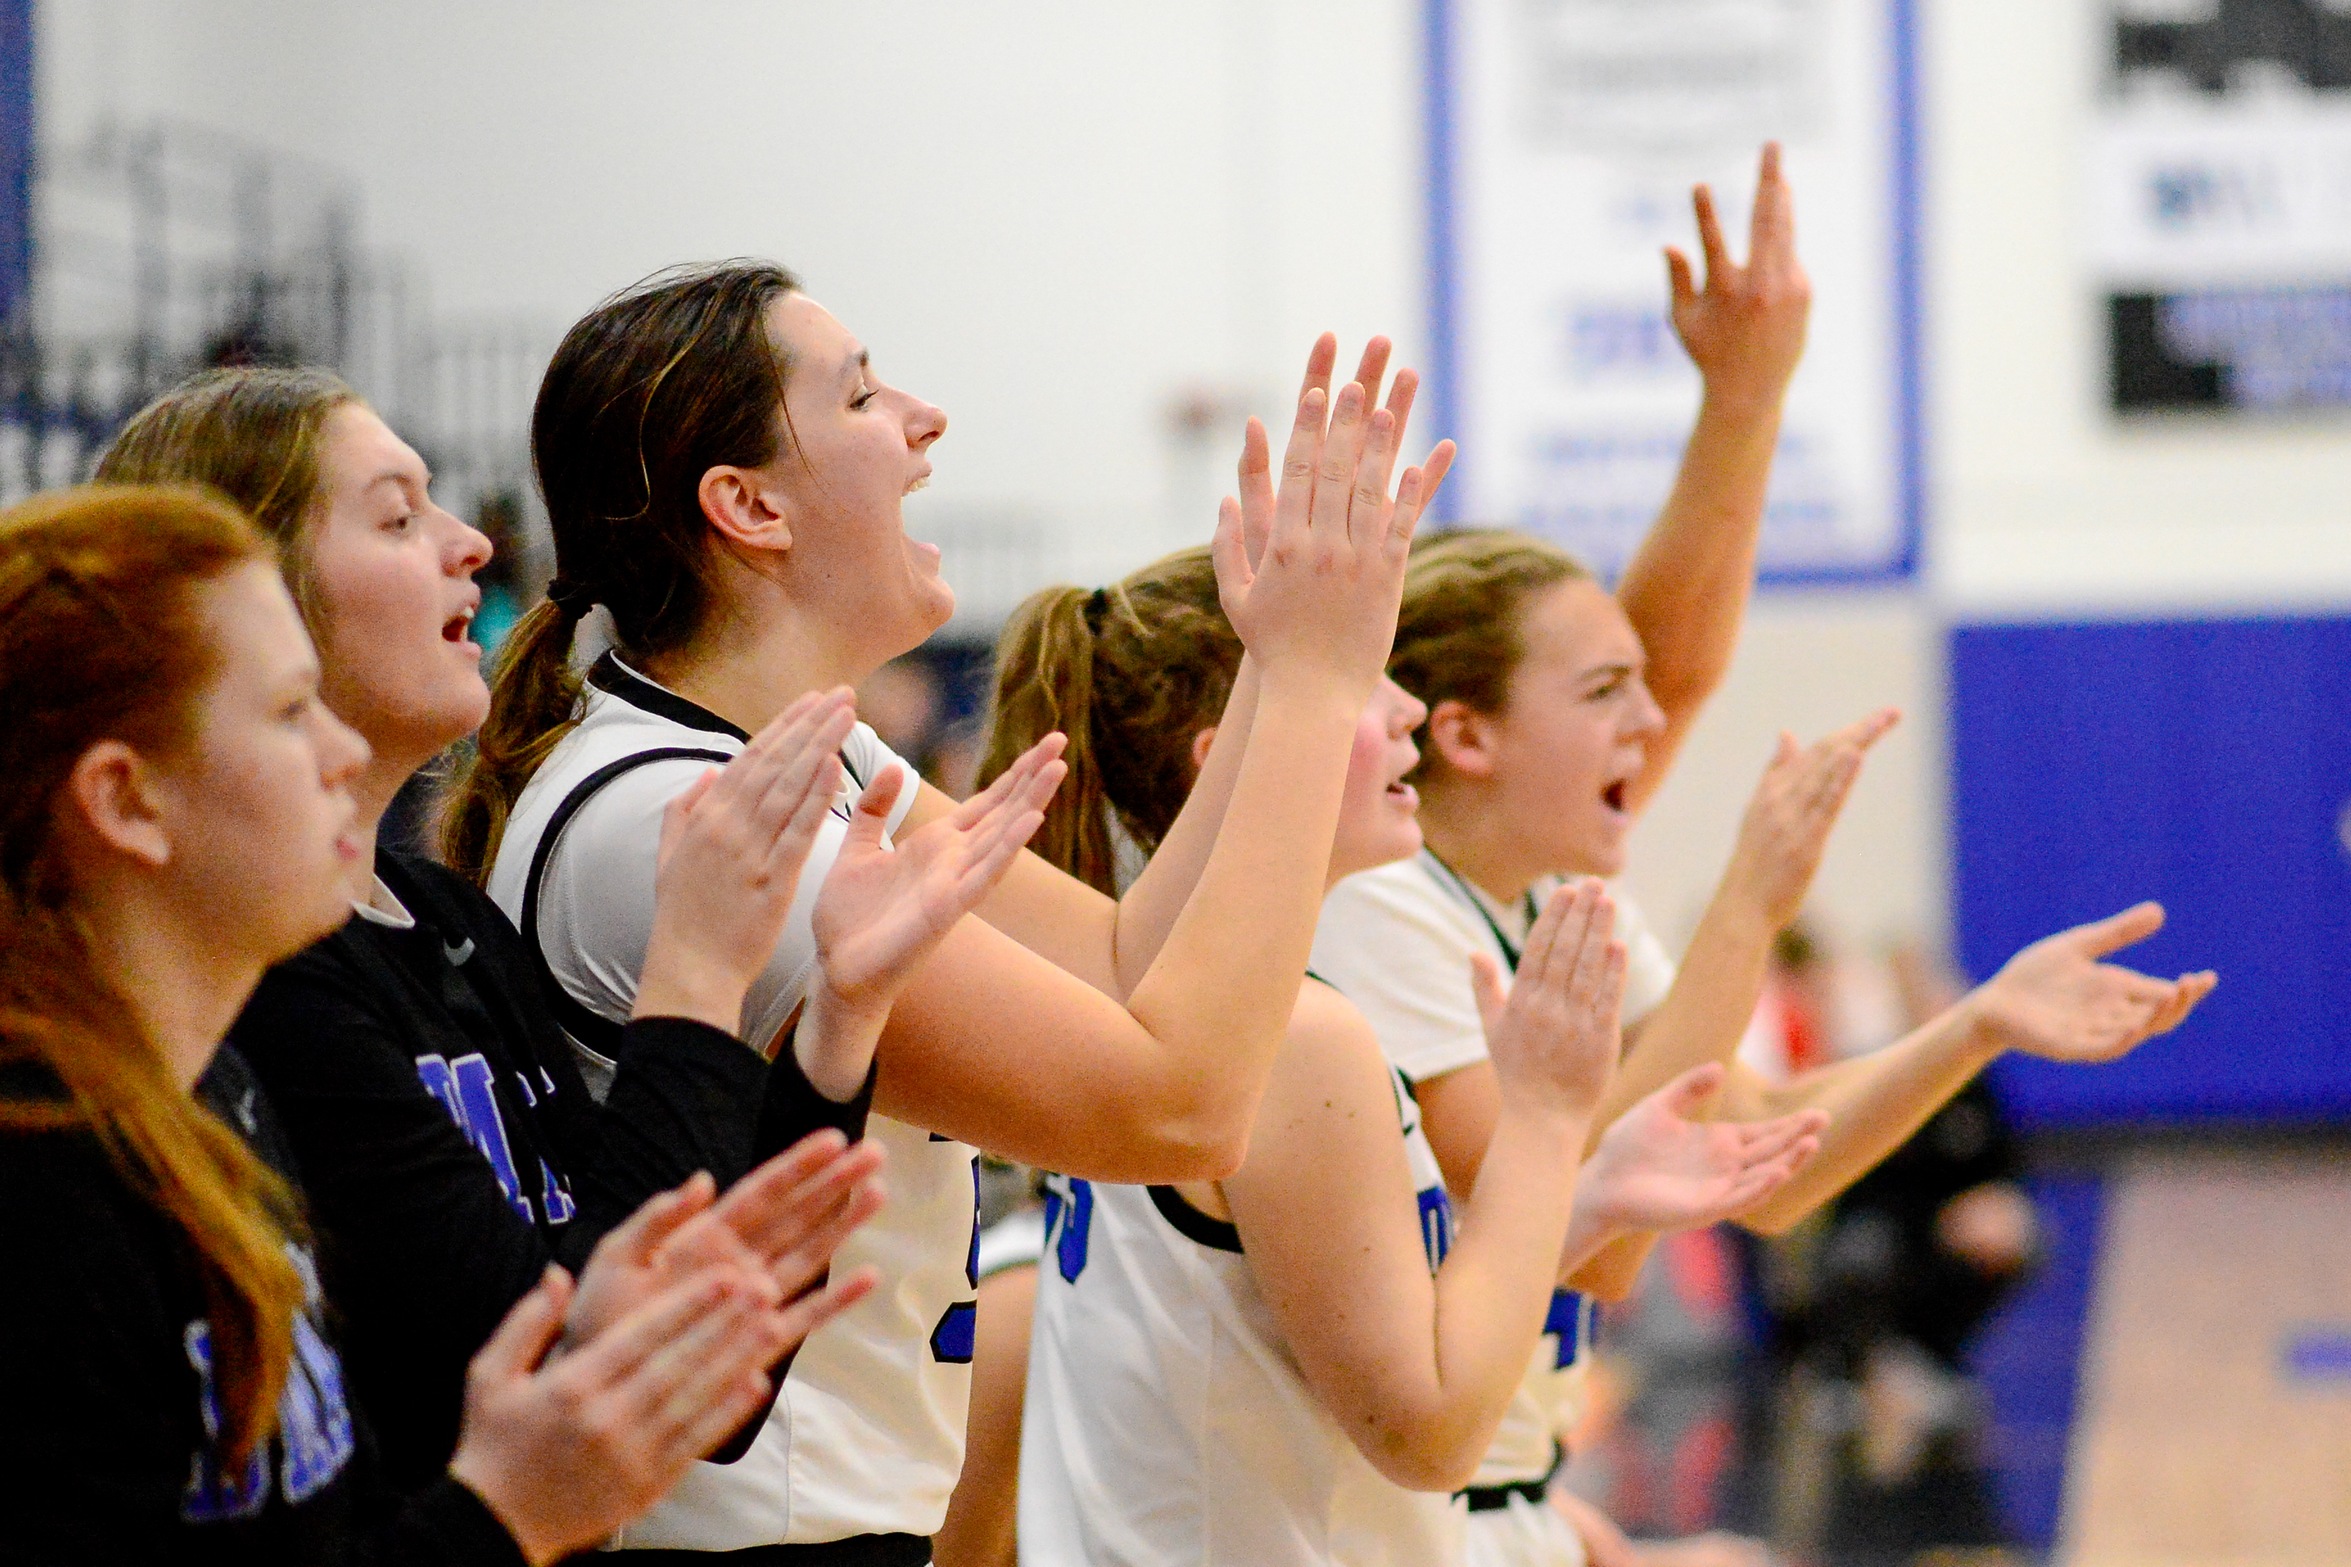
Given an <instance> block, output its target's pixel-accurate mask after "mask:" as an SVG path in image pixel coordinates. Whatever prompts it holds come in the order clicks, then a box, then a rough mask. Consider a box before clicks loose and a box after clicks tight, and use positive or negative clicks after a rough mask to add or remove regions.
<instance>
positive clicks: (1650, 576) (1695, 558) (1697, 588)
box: [1616, 393, 1780, 717]
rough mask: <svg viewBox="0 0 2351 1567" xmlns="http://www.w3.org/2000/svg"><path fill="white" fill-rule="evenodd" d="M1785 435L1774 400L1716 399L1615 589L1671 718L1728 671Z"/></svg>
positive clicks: (1707, 405)
mask: <svg viewBox="0 0 2351 1567" xmlns="http://www.w3.org/2000/svg"><path fill="white" fill-rule="evenodd" d="M1779 431H1780V402H1779V399H1778V398H1776V397H1774V398H1762V397H1759V396H1749V397H1744V398H1737V397H1725V396H1718V395H1715V394H1712V393H1710V394H1709V395H1708V396H1707V398H1706V400H1705V401H1704V402H1703V403H1702V404H1701V405H1700V407H1699V410H1698V422H1697V424H1696V426H1695V427H1694V428H1693V429H1692V430H1691V433H1690V444H1689V445H1688V447H1687V448H1685V449H1684V451H1683V454H1682V465H1681V469H1680V471H1679V473H1678V474H1677V475H1676V477H1675V479H1674V487H1673V492H1672V494H1671V495H1669V496H1668V497H1667V499H1666V503H1665V508H1664V510H1663V511H1662V512H1660V513H1659V514H1658V519H1657V524H1656V526H1655V527H1654V528H1652V529H1651V530H1650V532H1649V536H1648V538H1647V539H1646V540H1644V541H1643V543H1642V545H1641V548H1640V551H1639V553H1637V554H1636V555H1635V556H1634V557H1633V561H1632V564H1631V565H1630V566H1629V567H1627V568H1626V570H1625V575H1624V580H1623V582H1622V584H1621V585H1620V586H1619V587H1618V589H1617V595H1616V596H1617V601H1618V602H1619V603H1620V604H1622V605H1623V606H1624V612H1625V616H1626V618H1627V619H1629V620H1631V621H1632V623H1633V629H1634V630H1636V631H1638V632H1639V633H1640V634H1641V642H1642V645H1643V646H1644V647H1645V648H1646V649H1647V650H1648V654H1649V670H1648V681H1649V687H1650V690H1651V692H1652V693H1653V694H1654V695H1655V696H1656V697H1657V700H1658V702H1659V704H1660V705H1661V706H1663V707H1664V708H1665V710H1666V713H1667V714H1668V715H1669V716H1672V717H1686V716H1687V714H1688V713H1689V712H1690V711H1692V710H1694V709H1695V708H1696V706H1697V705H1698V704H1699V703H1702V702H1703V701H1704V700H1705V699H1706V697H1707V695H1708V694H1709V693H1711V692H1712V691H1713V690H1714V688H1715V687H1716V686H1717V685H1718V684H1720V683H1721V680H1722V677H1723V673H1724V671H1725V670H1727V669H1728V668H1729V667H1730V659H1731V651H1732V649H1733V648H1734V647H1736V646H1737V644H1738V639H1739V623H1740V621H1741V619H1742V618H1743V616H1744V614H1745V611H1746V606H1747V595H1748V590H1749V588H1750V587H1751V586H1752V585H1753V583H1754V580H1755V548H1756V540H1757V537H1758V535H1759V534H1760V532H1761V530H1762V523H1763V504H1764V496H1765V492H1766V491H1767V490H1768V488H1769V487H1770V483H1771V461H1772V453H1773V451H1774V449H1775V448H1776V447H1777V445H1778V443H1779Z"/></svg>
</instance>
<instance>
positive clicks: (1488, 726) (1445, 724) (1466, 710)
mask: <svg viewBox="0 0 2351 1567" xmlns="http://www.w3.org/2000/svg"><path fill="white" fill-rule="evenodd" d="M1499 738H1500V737H1499V736H1498V735H1497V734H1496V733H1495V725H1494V720H1493V719H1492V718H1491V717H1489V716H1488V715H1486V714H1484V713H1481V712H1479V711H1478V710H1477V709H1476V708H1474V707H1472V706H1470V705H1469V704H1468V703H1467V702H1464V701H1462V700H1461V699H1460V698H1458V697H1447V698H1445V700H1443V701H1442V702H1439V703H1438V704H1437V705H1436V706H1435V707H1432V708H1430V709H1429V744H1428V750H1429V754H1430V755H1431V756H1433V757H1435V758H1436V759H1437V760H1439V761H1441V762H1443V763H1444V764H1445V766H1446V767H1448V768H1450V769H1451V770H1452V771H1454V772H1456V773H1459V774H1460V775H1461V776H1462V777H1464V778H1491V777H1493V776H1494V766H1495V754H1494V753H1495V749H1496V743H1497V741H1498V740H1499Z"/></svg>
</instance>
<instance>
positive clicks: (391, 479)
mask: <svg viewBox="0 0 2351 1567" xmlns="http://www.w3.org/2000/svg"><path fill="white" fill-rule="evenodd" d="M430 478H431V475H430V474H429V473H428V472H427V471H426V468H425V464H424V459H423V458H421V457H419V456H417V454H416V453H415V452H414V451H413V450H412V449H410V447H409V445H408V443H407V442H405V441H403V440H401V439H400V437H398V436H397V435H394V434H393V433H392V431H391V429H390V428H389V427H388V426H387V425H385V423H384V421H383V420H381V419H379V418H378V417H376V415H375V413H374V411H373V410H372V409H369V408H367V407H366V406H365V405H363V404H359V403H346V404H344V405H343V406H342V407H340V408H337V409H336V410H335V411H334V412H333V413H332V414H331V415H329V416H328V421H327V425H326V429H325V432H324V439H323V441H322V443H321V452H320V464H319V493H318V497H317V501H316V504H317V505H318V506H319V508H320V512H321V515H320V520H319V522H318V524H317V526H316V527H315V528H314V529H313V530H312V531H311V533H310V535H309V538H308V543H307V548H308V551H309V555H310V561H309V569H310V580H311V585H312V592H313V595H314V598H315V603H316V619H317V621H318V628H317V629H318V632H319V657H320V663H321V665H322V666H323V674H322V677H321V682H320V689H321V693H322V694H323V696H324V697H325V699H326V703H327V706H329V707H330V708H332V709H333V710H334V712H335V714H336V715H337V716H338V717H340V718H341V719H342V720H343V721H344V722H345V723H348V724H350V725H351V726H352V727H353V728H354V729H357V730H358V731H359V732H360V733H361V734H362V735H364V736H365V737H366V738H367V742H368V744H369V745H370V746H372V747H373V748H374V749H375V751H376V753H377V755H378V757H379V758H380V761H379V766H381V767H382V768H385V769H397V770H399V773H400V776H401V777H403V778H405V776H406V775H407V773H409V772H413V771H414V770H415V769H416V768H418V767H420V766H422V765H423V764H424V763H425V762H426V761H427V760H429V759H430V758H432V757H433V756H435V755H437V754H438V753H439V752H440V751H441V750H442V749H443V748H444V747H446V746H449V745H451V744H453V743H454V742H456V741H458V740H462V739H464V738H465V737H466V736H467V735H469V734H471V733H473V731H474V730H475V729H476V728H477V727H479V726H480V724H481V721H482V718H483V716H484V715H485V714H486V713H487V712H488V711H489V707H490V690H489V687H488V686H487V685H486V684H484V682H483V680H482V673H481V662H482V650H481V648H480V647H478V646H476V645H475V643H474V641H473V639H472V637H471V635H470V634H469V631H470V627H471V624H472V621H473V614H474V610H475V608H476V607H477V606H479V604H480V603H481V597H482V595H481V590H480V589H479V588H477V587H476V586H475V585H474V581H473V574H474V573H475V572H476V571H478V570H480V569H481V568H482V567H483V566H484V565H486V564H487V563H488V562H489V559H490V541H489V540H488V539H487V538H484V537H483V536H482V535H481V534H480V533H478V532H476V531H475V530H474V529H472V528H470V527H468V526H466V525H465V524H464V523H462V522H460V521H458V519H457V518H455V517H453V516H451V515H450V514H449V513H448V512H446V511H443V510H442V509H441V508H440V507H438V506H436V505H434V504H433V500H432V497H431V495H430V494H429V493H428V485H429V482H430Z"/></svg>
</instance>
